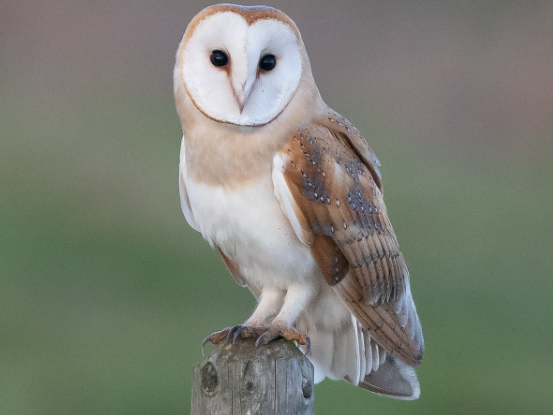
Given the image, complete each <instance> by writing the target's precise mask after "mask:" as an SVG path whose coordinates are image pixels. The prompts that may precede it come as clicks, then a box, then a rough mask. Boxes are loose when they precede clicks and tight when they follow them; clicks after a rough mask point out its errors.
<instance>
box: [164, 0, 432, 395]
mask: <svg viewBox="0 0 553 415" xmlns="http://www.w3.org/2000/svg"><path fill="white" fill-rule="evenodd" d="M174 93H175V101H176V108H177V112H178V115H179V119H180V121H181V125H182V130H183V139H182V144H181V150H180V168H179V189H180V199H181V205H182V210H183V212H184V216H185V218H186V220H187V222H188V223H189V224H190V226H191V227H192V228H193V229H195V230H196V231H198V232H200V233H201V234H202V236H203V237H204V238H205V239H206V240H207V241H208V242H209V244H210V245H211V246H212V247H213V248H214V249H216V250H217V251H218V252H219V253H220V255H221V257H222V259H223V261H224V262H225V264H226V266H227V268H228V270H229V272H230V274H231V275H232V276H233V277H234V279H235V280H236V282H238V284H240V285H242V286H245V287H248V288H249V289H250V290H251V292H252V293H253V294H254V296H255V297H256V299H257V300H258V302H257V307H256V309H255V311H254V312H253V314H252V315H251V316H250V317H249V318H248V319H247V320H246V321H245V322H244V323H243V324H240V325H237V326H233V327H229V328H226V329H223V330H220V331H218V332H215V333H213V334H211V335H210V336H208V337H207V340H210V341H212V342H213V343H219V342H221V341H229V340H230V341H233V340H236V339H237V338H239V337H254V338H256V339H257V340H256V345H257V346H262V345H265V344H267V343H268V342H270V341H272V340H274V339H276V338H285V339H288V340H292V341H296V344H298V347H300V348H302V349H303V350H304V352H305V353H307V357H308V358H309V359H310V360H311V362H312V363H313V366H314V371H315V382H320V381H321V380H323V379H324V378H325V377H328V378H331V379H344V380H346V381H348V382H350V383H352V384H354V385H358V386H360V387H362V388H364V389H368V390H370V391H372V392H375V393H377V394H380V395H385V396H390V397H393V398H399V399H416V398H418V397H419V391H420V388H419V382H418V380H417V376H416V374H415V370H414V367H417V366H418V365H419V364H420V362H421V359H422V354H423V349H424V341H423V336H422V329H421V325H420V322H419V318H418V316H417V312H416V309H415V304H414V302H413V297H412V294H411V288H410V283H409V273H408V270H407V267H406V265H405V262H404V259H403V256H402V254H401V252H400V250H399V245H398V241H397V238H396V235H395V233H394V230H393V229H392V225H391V223H390V220H389V219H388V215H387V213H386V206H385V205H384V201H383V196H382V183H381V175H380V171H379V168H378V166H379V165H380V163H379V161H378V159H377V158H376V156H375V155H374V153H373V152H372V151H371V149H370V148H369V146H368V144H367V142H366V140H365V139H364V138H363V136H362V135H361V134H360V132H359V131H358V130H357V129H356V128H355V127H354V126H353V125H352V124H351V123H350V122H349V121H348V120H347V119H346V118H344V117H342V116H341V115H339V114H338V113H336V112H335V111H333V110H332V109H331V108H329V107H328V106H327V105H326V104H325V102H324V101H323V99H322V98H321V96H320V94H319V91H318V89H317V86H316V85H315V81H314V80H313V75H312V72H311V66H310V63H309V59H308V56H307V53H306V50H305V46H304V44H303V41H302V38H301V35H300V32H299V30H298V28H297V27H296V25H295V23H294V22H293V21H292V20H291V19H290V18H289V17H288V16H287V15H286V14H284V13H283V12H281V11H279V10H276V9H274V8H271V7H266V6H238V5H232V4H219V5H215V6H211V7H208V8H206V9H204V10H203V11H201V12H200V13H199V14H198V15H197V16H196V17H194V19H193V20H192V21H191V23H190V24H189V26H188V28H187V29H186V32H185V34H184V37H183V39H182V42H181V43H180V46H179V48H178V51H177V59H176V65H175V70H174Z"/></svg>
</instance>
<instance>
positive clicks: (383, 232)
mask: <svg viewBox="0 0 553 415" xmlns="http://www.w3.org/2000/svg"><path fill="white" fill-rule="evenodd" d="M276 159H279V161H278V162H275V169H281V172H282V175H283V177H284V180H285V181H286V184H287V185H288V189H289V194H291V197H292V198H293V199H294V202H295V206H294V208H293V209H292V211H293V210H296V211H297V210H299V211H300V212H301V215H300V216H301V217H302V218H303V221H306V222H307V224H304V226H302V228H303V229H309V232H311V234H312V235H310V236H309V235H308V236H306V235H305V234H304V235H302V238H300V239H302V240H312V244H311V251H312V254H313V256H314V257H315V259H316V261H317V263H318V265H319V268H320V269H321V271H322V273H323V275H324V277H325V279H326V281H327V282H328V283H329V284H330V285H331V286H332V287H333V288H334V290H335V292H336V293H338V295H339V296H340V297H341V298H342V300H344V302H345V304H346V305H347V307H348V308H349V310H350V311H351V312H352V314H353V315H354V316H355V317H356V318H357V319H358V320H359V321H360V323H361V325H362V326H363V328H364V329H365V330H367V331H368V332H369V333H370V336H371V337H372V338H374V339H375V340H376V341H377V342H378V343H379V344H380V345H381V346H382V347H383V348H384V349H385V350H386V351H388V352H390V353H391V354H392V355H393V356H397V357H398V358H399V359H401V360H402V361H404V362H405V363H407V364H409V365H411V366H417V365H418V364H419V363H420V360H421V358H422V351H423V339H422V331H421V328H420V323H419V320H418V317H417V314H416V310H415V306H414V303H413V300H412V297H411V292H410V287H409V273H408V271H407V267H406V265H405V262H404V260H403V256H402V254H401V252H400V250H399V244H398V241H397V238H396V235H395V233H394V231H393V228H392V225H391V223H390V221H389V219H388V215H387V213H386V206H385V205H384V200H383V197H382V192H381V183H380V176H379V175H380V173H379V171H378V160H377V159H376V157H375V156H374V154H373V153H372V151H371V150H370V148H369V147H368V145H367V143H366V141H365V139H364V138H363V137H362V136H361V135H360V134H359V132H358V131H357V129H356V128H355V127H354V126H353V125H352V124H351V123H349V121H347V120H346V119H345V118H343V117H341V116H339V115H338V114H336V113H334V112H329V113H328V114H325V115H324V116H322V117H320V118H318V119H317V120H315V122H314V123H313V124H312V125H311V126H309V127H308V128H303V129H301V130H299V131H296V132H294V133H292V134H290V136H289V137H288V139H287V141H286V143H285V145H284V146H283V148H282V149H281V151H280V153H279V154H277V157H275V160H276ZM276 193H277V197H279V191H278V189H277V190H276ZM280 198H282V195H280ZM281 205H282V201H281ZM285 213H286V214H287V216H289V217H290V215H292V214H293V212H290V210H288V211H287V212H285ZM304 232H305V231H304Z"/></svg>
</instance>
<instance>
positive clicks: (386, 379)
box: [297, 316, 420, 400]
mask: <svg viewBox="0 0 553 415" xmlns="http://www.w3.org/2000/svg"><path fill="white" fill-rule="evenodd" d="M297 328H298V330H300V331H302V332H303V333H307V335H308V336H309V338H310V339H311V350H310V351H309V353H308V354H307V357H308V358H309V360H310V361H311V363H312V364H313V367H314V371H315V383H319V382H321V381H322V380H324V378H325V377H328V378H330V379H334V380H339V379H344V380H347V381H348V382H350V383H353V384H354V385H357V386H360V387H361V388H363V389H367V390H369V391H371V392H374V393H376V394H378V395H383V396H388V397H390V398H395V399H405V400H411V399H417V398H418V397H419V395H420V386H419V381H418V379H417V375H416V374H415V370H414V369H413V368H412V367H410V366H408V365H406V364H405V363H403V362H402V361H401V360H399V359H397V358H395V357H393V356H391V355H390V354H388V353H386V351H385V350H384V349H383V348H382V347H381V346H380V345H378V344H377V343H376V342H375V341H374V340H373V339H372V337H371V336H370V335H369V333H368V332H367V331H366V330H364V329H363V328H362V327H361V325H360V324H359V323H358V322H357V320H356V319H355V318H354V317H352V320H351V323H350V324H346V325H344V327H342V328H341V329H340V330H334V331H325V330H324V329H321V328H319V327H316V326H315V324H313V322H312V321H311V320H310V319H309V318H306V317H305V316H302V318H300V320H299V321H298V324H297Z"/></svg>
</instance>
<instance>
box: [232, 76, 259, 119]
mask: <svg viewBox="0 0 553 415" xmlns="http://www.w3.org/2000/svg"><path fill="white" fill-rule="evenodd" d="M254 81H255V79H254V80H250V79H247V80H246V82H244V83H243V84H242V85H241V86H240V87H238V88H237V89H238V90H236V89H235V90H234V91H233V92H234V97H235V98H236V103H237V104H238V108H239V109H240V114H242V112H243V111H244V107H245V106H246V102H247V101H248V98H249V96H250V94H251V92H252V89H253V84H254Z"/></svg>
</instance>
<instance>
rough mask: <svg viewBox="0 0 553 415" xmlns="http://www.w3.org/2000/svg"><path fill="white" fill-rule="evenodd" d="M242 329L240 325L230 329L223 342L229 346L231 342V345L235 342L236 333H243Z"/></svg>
mask: <svg viewBox="0 0 553 415" xmlns="http://www.w3.org/2000/svg"><path fill="white" fill-rule="evenodd" d="M244 328H245V327H244V326H241V325H237V326H234V327H231V328H230V330H229V331H228V333H227V338H226V340H225V344H229V343H230V342H231V341H232V343H234V342H235V341H236V333H241V332H242V331H244V330H241V329H244Z"/></svg>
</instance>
